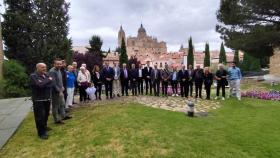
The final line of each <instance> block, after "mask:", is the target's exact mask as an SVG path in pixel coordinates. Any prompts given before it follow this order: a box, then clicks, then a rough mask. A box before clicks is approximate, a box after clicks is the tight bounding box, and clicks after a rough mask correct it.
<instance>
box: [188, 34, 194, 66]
mask: <svg viewBox="0 0 280 158" xmlns="http://www.w3.org/2000/svg"><path fill="white" fill-rule="evenodd" d="M193 51H194V48H193V44H192V37H190V39H189V50H188V57H187V61H188V65H192V66H193V67H194V55H193Z"/></svg>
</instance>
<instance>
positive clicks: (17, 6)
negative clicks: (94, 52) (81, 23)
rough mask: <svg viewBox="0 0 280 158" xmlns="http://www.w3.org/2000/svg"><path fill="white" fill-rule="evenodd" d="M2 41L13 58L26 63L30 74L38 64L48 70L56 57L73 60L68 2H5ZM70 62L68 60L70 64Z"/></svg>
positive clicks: (28, 0) (60, 0) (30, 0)
mask: <svg viewBox="0 0 280 158" xmlns="http://www.w3.org/2000/svg"><path fill="white" fill-rule="evenodd" d="M4 3H5V5H6V6H7V8H6V12H5V14H4V15H3V17H4V22H3V39H4V43H5V46H6V51H7V52H6V54H7V57H8V58H10V59H16V60H18V61H20V62H22V63H23V65H24V66H25V67H26V69H27V71H28V73H31V72H33V71H34V67H35V65H36V63H38V62H45V63H46V64H47V65H48V66H49V67H50V66H51V64H52V61H53V59H54V58H62V59H68V60H70V59H71V57H72V51H71V45H72V42H71V39H68V37H67V36H68V31H69V25H68V22H69V15H68V9H69V5H70V4H69V3H67V2H65V0H56V1H45V0H35V1H32V0H21V1H10V0H6V1H4ZM68 62H69V61H68Z"/></svg>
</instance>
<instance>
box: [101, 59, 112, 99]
mask: <svg viewBox="0 0 280 158" xmlns="http://www.w3.org/2000/svg"><path fill="white" fill-rule="evenodd" d="M102 76H103V77H104V84H105V93H106V98H107V99H108V98H109V93H110V98H111V99H112V98H113V80H114V70H113V68H111V67H110V66H109V63H108V62H105V67H104V68H103V71H102Z"/></svg>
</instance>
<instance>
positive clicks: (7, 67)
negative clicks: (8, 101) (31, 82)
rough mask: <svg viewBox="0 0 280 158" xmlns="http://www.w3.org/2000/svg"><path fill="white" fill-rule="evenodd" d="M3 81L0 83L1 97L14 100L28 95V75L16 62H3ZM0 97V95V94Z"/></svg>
mask: <svg viewBox="0 0 280 158" xmlns="http://www.w3.org/2000/svg"><path fill="white" fill-rule="evenodd" d="M3 68H4V71H3V73H4V80H3V81H1V82H2V83H1V85H2V86H1V87H0V89H1V88H2V90H1V91H2V92H1V93H2V97H4V98H14V97H24V96H27V95H28V90H27V88H28V86H27V84H28V75H27V74H26V70H25V68H24V67H23V66H22V65H21V64H20V63H19V62H17V61H15V60H10V61H5V62H4V67H3ZM0 95H1V94H0Z"/></svg>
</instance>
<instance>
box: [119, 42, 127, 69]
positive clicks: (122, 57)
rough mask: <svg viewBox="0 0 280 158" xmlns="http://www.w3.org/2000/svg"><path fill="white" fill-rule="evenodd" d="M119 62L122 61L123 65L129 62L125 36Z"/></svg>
mask: <svg viewBox="0 0 280 158" xmlns="http://www.w3.org/2000/svg"><path fill="white" fill-rule="evenodd" d="M119 62H120V65H122V64H124V63H126V64H127V63H128V56H127V53H126V46H125V41H124V38H123V39H122V44H121V49H120V57H119Z"/></svg>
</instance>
